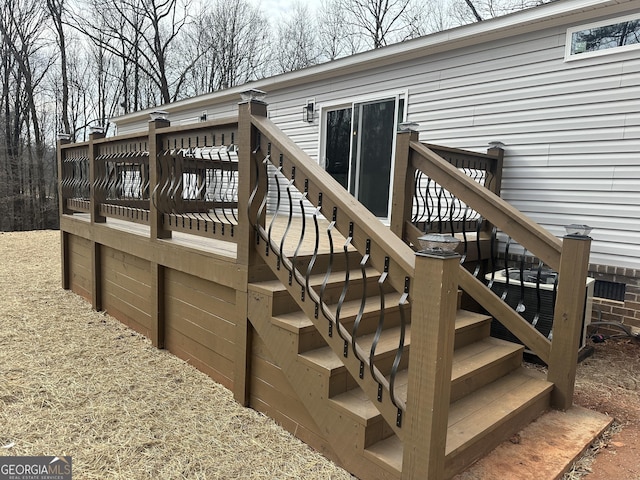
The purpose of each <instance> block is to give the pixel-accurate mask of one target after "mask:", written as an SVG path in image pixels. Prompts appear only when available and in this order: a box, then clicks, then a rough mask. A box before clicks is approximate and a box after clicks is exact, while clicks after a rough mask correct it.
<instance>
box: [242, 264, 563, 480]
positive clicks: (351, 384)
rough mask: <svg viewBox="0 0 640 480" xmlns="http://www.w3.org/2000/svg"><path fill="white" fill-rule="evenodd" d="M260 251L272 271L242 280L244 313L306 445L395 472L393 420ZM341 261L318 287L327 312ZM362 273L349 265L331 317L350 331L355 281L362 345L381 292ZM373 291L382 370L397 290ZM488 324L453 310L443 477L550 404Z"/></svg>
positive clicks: (363, 468)
mask: <svg viewBox="0 0 640 480" xmlns="http://www.w3.org/2000/svg"><path fill="white" fill-rule="evenodd" d="M261 257H262V259H263V261H264V262H265V263H267V264H268V265H269V266H270V267H271V270H272V271H273V272H274V273H275V274H276V277H277V278H275V279H270V280H265V281H261V282H254V283H252V284H250V285H249V305H248V312H249V320H250V322H251V324H252V325H253V328H254V329H255V331H256V334H257V335H258V336H259V337H260V338H261V340H262V341H263V342H264V343H265V345H266V348H267V350H268V351H269V353H270V355H271V357H272V361H273V363H274V364H275V365H277V367H279V368H280V369H281V371H282V374H283V375H284V376H285V377H286V379H287V381H288V383H289V385H290V386H291V388H292V389H293V390H294V391H295V393H296V395H297V397H298V398H299V400H300V402H301V403H302V404H303V405H304V408H305V409H306V410H307V412H308V413H309V415H310V416H311V418H312V419H313V421H314V422H315V424H316V427H317V430H318V431H319V432H320V434H321V436H322V437H323V438H324V443H320V444H318V445H314V446H315V447H316V448H317V449H319V450H321V451H323V453H325V455H327V456H328V457H330V458H334V459H335V460H337V461H338V462H339V463H340V464H341V465H342V466H344V467H345V468H346V469H347V470H349V471H350V472H352V473H353V474H355V475H356V476H358V477H359V478H367V479H368V478H372V479H374V478H375V479H378V478H380V479H399V478H401V475H402V458H403V451H402V448H403V447H402V442H401V441H400V439H399V437H398V436H397V434H396V431H395V429H394V428H393V427H394V426H390V425H389V423H388V422H387V421H385V420H384V419H383V416H382V415H381V414H380V412H379V411H378V409H377V408H376V405H375V403H376V399H375V398H371V397H372V395H371V394H370V392H371V390H372V389H367V386H366V385H363V384H362V382H363V380H357V379H356V377H357V374H354V371H353V367H352V366H350V365H349V363H348V359H345V358H344V357H343V355H341V349H342V343H343V341H342V339H340V338H337V337H338V336H337V335H335V334H334V335H333V336H331V337H329V336H328V325H327V324H326V320H325V319H323V317H322V315H319V319H315V320H313V318H314V314H313V309H314V304H313V302H311V301H310V300H309V295H308V294H306V295H305V292H304V291H303V290H304V289H303V288H302V287H301V286H300V285H299V284H297V283H296V282H295V281H294V282H292V284H291V285H289V280H288V276H289V272H288V271H287V270H286V269H284V268H282V267H280V268H278V267H279V265H278V261H277V259H276V258H275V255H267V254H265V252H264V251H263V252H261ZM308 260H309V259H308V258H307V259H304V258H301V259H298V262H299V263H300V266H299V270H302V271H304V269H305V267H306V264H305V262H308ZM327 261H328V260H327V259H326V256H325V257H318V258H316V263H315V265H314V269H316V270H317V273H316V274H315V275H312V276H311V279H310V286H311V287H312V288H314V289H316V291H319V290H320V289H321V288H322V284H323V282H325V280H324V278H325V275H324V273H323V272H324V268H323V267H324V266H325V265H326V263H327ZM343 263H344V262H343ZM348 264H351V265H353V264H355V265H357V262H348ZM341 267H342V271H340V265H338V264H337V263H335V262H334V264H333V270H332V271H333V273H332V274H331V277H330V279H329V281H328V282H326V284H325V287H324V296H323V298H324V301H325V303H327V304H329V305H330V307H329V308H331V309H333V311H335V309H336V308H337V305H336V304H337V303H338V301H339V298H340V296H341V293H342V290H343V281H344V278H345V272H344V264H343V265H342V266H341ZM366 277H367V278H366V280H363V279H362V274H361V273H360V270H359V269H357V270H354V271H352V272H350V284H349V285H350V286H349V289H348V292H347V295H346V297H345V298H344V300H343V303H342V304H341V313H340V317H341V319H342V320H341V321H342V324H343V326H344V327H345V328H346V330H348V331H351V328H352V326H353V322H354V319H355V318H356V314H357V312H358V309H359V307H360V303H361V300H360V295H361V292H362V289H363V287H364V288H365V289H366V292H367V294H368V295H370V297H368V300H369V298H370V299H371V302H369V301H368V300H367V305H368V307H367V309H366V311H365V314H364V316H363V319H362V321H361V322H360V325H359V327H358V334H357V338H358V343H359V344H360V345H361V346H362V347H363V348H365V349H368V347H369V346H370V344H371V342H372V341H373V337H374V333H375V331H376V328H377V325H378V318H379V315H380V308H379V307H378V306H374V305H379V304H380V302H379V299H378V298H376V297H377V296H379V295H380V292H379V289H378V287H377V285H376V281H377V277H378V274H377V272H374V271H371V270H369V271H367V275H366ZM382 293H383V294H384V295H385V297H386V301H385V302H384V305H385V312H384V328H385V329H384V331H383V333H382V337H381V339H380V341H379V343H378V347H377V349H376V357H377V361H378V363H377V365H378V366H379V368H380V369H381V370H384V371H383V373H384V374H385V375H387V374H388V373H389V370H390V368H391V364H392V362H393V358H394V356H395V349H396V347H397V340H396V339H397V332H398V329H399V322H400V315H399V307H398V306H397V304H398V302H397V300H398V299H399V297H400V295H399V294H398V293H396V292H394V291H384V292H382ZM459 303H460V302H459ZM369 305H372V306H369ZM314 321H315V324H314ZM323 322H325V323H323ZM490 322H491V317H489V316H486V315H483V314H478V313H473V312H470V311H466V310H463V309H461V308H458V311H457V317H456V322H455V351H454V359H453V369H452V374H451V404H450V411H449V420H448V433H447V439H446V460H445V462H446V463H445V472H446V474H445V477H446V478H451V477H453V476H454V475H456V474H457V473H459V472H461V471H464V470H465V469H466V468H468V467H469V466H470V465H471V464H473V463H474V462H475V461H476V460H478V459H479V458H481V457H482V456H484V455H486V454H487V453H488V452H490V451H491V450H492V449H493V448H495V447H496V446H497V445H498V444H499V443H500V442H502V441H503V440H504V439H506V438H509V437H510V436H511V435H513V434H514V433H516V432H518V431H519V430H520V429H521V428H523V427H524V426H525V425H527V424H528V423H529V422H531V421H532V420H534V419H536V418H537V417H538V416H540V415H541V414H542V413H543V412H544V411H545V410H547V409H548V408H549V404H550V393H551V390H552V388H553V385H552V384H551V383H549V382H547V381H546V380H545V379H544V377H543V376H540V375H539V374H538V373H537V372H535V371H532V370H530V369H526V368H524V367H523V366H522V355H523V347H522V346H521V345H516V344H513V343H509V342H506V341H503V340H499V339H496V338H492V337H490V335H489V330H490ZM410 335H411V333H410V326H409V327H408V328H407V332H406V346H405V353H409V352H410V348H411V339H410ZM332 344H333V345H332ZM408 357H409V355H408V354H404V355H403V357H402V358H403V363H402V364H401V365H400V368H401V369H403V370H401V371H400V372H399V373H398V376H397V377H396V380H395V382H396V385H397V386H398V390H397V392H398V395H399V396H400V397H404V398H406V379H407V370H406V368H407V359H408ZM366 379H367V377H365V380H366ZM368 379H369V380H371V382H372V383H375V382H374V381H373V379H371V378H370V377H368ZM403 385H404V386H405V388H403ZM367 392H369V393H367ZM327 446H330V447H327Z"/></svg>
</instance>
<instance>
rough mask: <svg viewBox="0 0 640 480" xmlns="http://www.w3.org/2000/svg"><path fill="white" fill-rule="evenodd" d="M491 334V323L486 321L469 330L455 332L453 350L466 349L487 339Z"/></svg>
mask: <svg viewBox="0 0 640 480" xmlns="http://www.w3.org/2000/svg"><path fill="white" fill-rule="evenodd" d="M490 332H491V321H490V320H487V321H485V322H482V323H478V324H475V325H474V326H473V327H471V328H465V329H464V330H460V331H456V338H455V341H454V342H455V343H454V346H453V348H454V350H456V349H459V348H462V347H466V346H467V345H471V344H472V343H475V342H478V341H480V340H482V339H483V338H487V337H488V336H489V334H490Z"/></svg>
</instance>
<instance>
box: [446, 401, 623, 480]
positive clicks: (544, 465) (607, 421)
mask: <svg viewBox="0 0 640 480" xmlns="http://www.w3.org/2000/svg"><path fill="white" fill-rule="evenodd" d="M612 422H613V418H610V417H607V416H606V415H603V414H601V413H598V412H593V411H591V410H587V409H585V408H581V407H572V408H571V409H569V410H568V411H566V412H559V411H556V410H552V411H549V412H547V413H545V414H544V415H543V416H542V417H540V418H539V419H538V420H536V421H535V422H533V423H531V424H530V425H529V426H527V427H526V428H525V429H524V430H522V431H521V432H519V433H518V434H516V435H514V436H513V437H512V438H511V439H509V440H506V441H505V442H503V443H502V444H500V445H499V446H498V448H496V449H495V450H494V451H493V452H491V453H490V454H489V455H487V456H486V457H484V458H482V459H481V460H479V461H478V462H477V463H475V464H474V465H473V466H472V467H471V468H469V469H468V470H467V471H465V472H463V473H461V474H459V475H457V476H455V477H454V480H495V479H497V478H499V479H501V480H509V479H514V480H515V479H517V480H529V479H530V480H556V479H558V478H561V477H562V475H563V474H564V473H565V472H567V471H568V470H569V469H570V468H571V465H572V464H573V462H574V461H575V460H577V458H578V457H580V455H582V453H583V452H584V451H585V450H586V449H587V448H588V447H589V445H591V442H593V440H594V439H595V438H597V437H598V436H599V435H600V434H602V432H603V431H604V430H606V428H607V427H608V426H609V425H611V423H612Z"/></svg>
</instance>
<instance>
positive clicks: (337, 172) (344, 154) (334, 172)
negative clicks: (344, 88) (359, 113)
mask: <svg viewBox="0 0 640 480" xmlns="http://www.w3.org/2000/svg"><path fill="white" fill-rule="evenodd" d="M326 135H327V137H326V138H327V140H326V154H325V162H326V163H325V168H326V170H327V172H329V173H330V174H331V176H332V177H333V178H335V179H336V180H337V181H338V182H340V184H341V185H342V186H343V187H344V188H347V181H348V177H349V145H350V143H351V107H348V108H342V109H339V110H331V111H329V112H327V134H326Z"/></svg>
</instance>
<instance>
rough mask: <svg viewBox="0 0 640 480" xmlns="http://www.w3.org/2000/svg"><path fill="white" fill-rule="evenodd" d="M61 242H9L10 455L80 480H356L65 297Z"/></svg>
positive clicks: (3, 280) (19, 237)
mask: <svg viewBox="0 0 640 480" xmlns="http://www.w3.org/2000/svg"><path fill="white" fill-rule="evenodd" d="M59 235H60V234H59V232H53V231H48V232H20V233H0V254H1V260H0V455H33V456H39V455H71V456H72V457H73V473H74V479H127V480H132V479H146V478H153V479H180V478H188V479H205V478H206V479H233V478H243V479H244V478H254V479H261V478H264V479H279V478H282V479H286V478H292V479H293V478H295V479H299V478H304V479H350V478H351V476H350V475H349V474H348V473H346V472H345V471H344V470H342V469H340V468H338V467H336V466H335V465H334V464H333V463H331V462H329V461H328V460H326V459H325V458H324V457H322V456H321V455H319V454H318V453H316V452H314V451H313V450H311V449H310V448H309V447H307V446H306V445H305V444H304V443H302V442H300V441H298V440H297V439H296V438H295V437H293V436H291V435H290V434H288V433H287V432H285V431H284V430H283V429H281V428H280V427H278V426H277V425H276V424H275V423H274V422H273V421H271V420H270V419H269V418H267V417H265V416H263V415H261V414H259V413H257V412H255V411H253V410H251V409H248V408H243V407H241V406H240V405H239V404H237V403H236V402H235V401H234V399H233V396H232V394H231V393H230V392H229V391H228V390H226V389H225V388H223V387H221V386H220V385H218V384H216V383H215V382H213V381H212V380H211V379H210V378H209V377H207V376H206V375H204V374H202V373H200V372H199V371H197V370H196V369H195V368H193V367H191V366H190V365H188V364H187V363H185V362H183V361H182V360H179V359H178V358H176V357H174V356H172V355H171V354H169V353H168V352H166V351H163V350H157V349H156V348H154V347H153V346H152V345H151V343H150V342H149V341H148V340H147V339H146V338H144V337H142V336H140V335H138V334H136V333H135V332H133V331H132V330H129V329H128V328H126V327H124V326H123V325H122V324H120V323H119V322H118V321H116V320H114V319H113V318H111V317H109V316H108V315H105V314H102V313H99V312H94V311H92V310H91V306H90V305H89V304H88V303H87V302H86V301H85V300H83V299H82V298H80V297H78V296H76V295H74V294H73V293H71V292H69V291H64V290H62V289H61V287H60V253H59V252H60V248H59Z"/></svg>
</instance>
